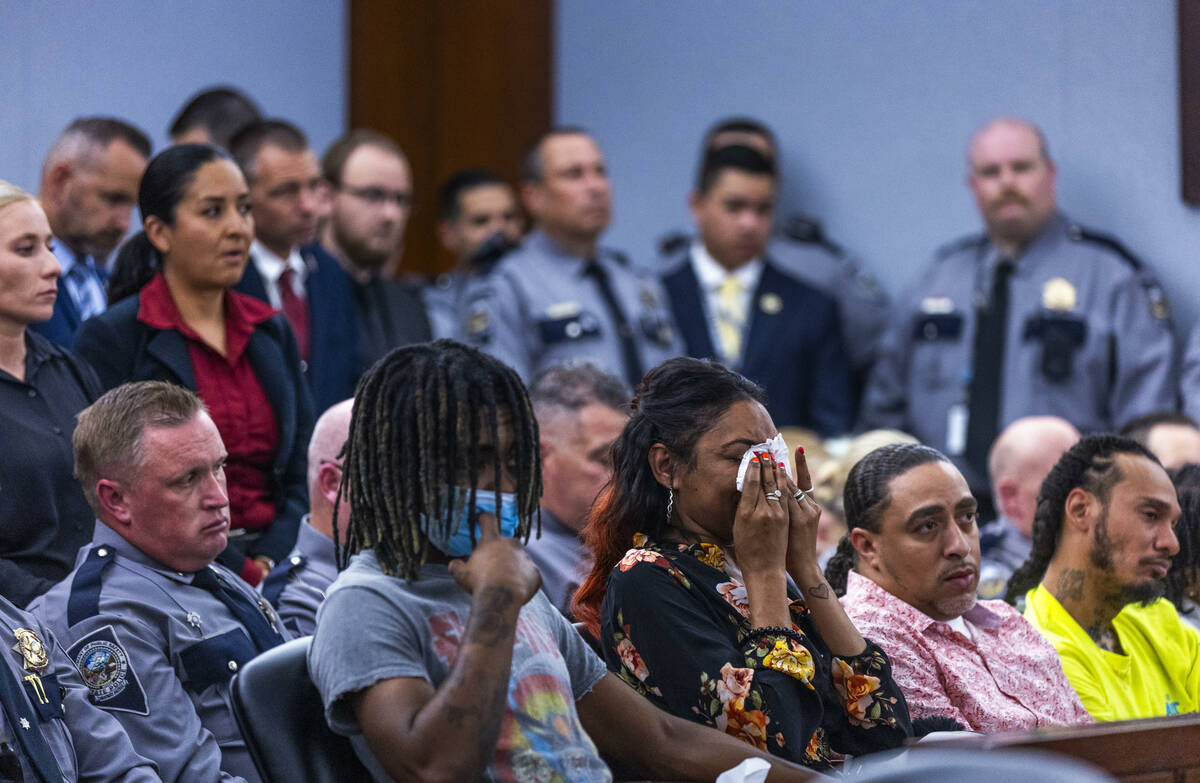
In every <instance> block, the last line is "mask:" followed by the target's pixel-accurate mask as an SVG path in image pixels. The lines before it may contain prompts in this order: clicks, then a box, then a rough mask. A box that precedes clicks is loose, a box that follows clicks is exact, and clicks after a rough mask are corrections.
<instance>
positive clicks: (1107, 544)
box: [1089, 505, 1167, 606]
mask: <svg viewBox="0 0 1200 783" xmlns="http://www.w3.org/2000/svg"><path fill="white" fill-rule="evenodd" d="M1113 549H1114V547H1113V543H1112V539H1111V538H1109V537H1108V506H1107V505H1105V506H1104V507H1103V508H1101V510H1100V518H1099V519H1097V520H1096V527H1095V528H1093V530H1092V551H1091V553H1090V555H1089V557H1090V559H1091V561H1092V565H1093V566H1095V567H1096V568H1098V569H1100V570H1101V571H1103V572H1105V573H1106V574H1112V572H1113ZM1166 592H1167V580H1166V579H1165V578H1164V579H1146V580H1144V581H1141V582H1133V583H1132V584H1125V585H1121V588H1120V591H1119V593H1118V600H1119V601H1120V602H1121V604H1122V605H1128V604H1135V603H1140V604H1141V605H1142V606H1148V605H1150V604H1152V603H1154V602H1155V601H1157V600H1158V599H1159V598H1162V597H1163V596H1164V595H1165V594H1166Z"/></svg>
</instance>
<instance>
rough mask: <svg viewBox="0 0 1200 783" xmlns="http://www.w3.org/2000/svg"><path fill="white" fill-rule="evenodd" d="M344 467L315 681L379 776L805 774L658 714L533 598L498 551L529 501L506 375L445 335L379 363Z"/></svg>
mask: <svg viewBox="0 0 1200 783" xmlns="http://www.w3.org/2000/svg"><path fill="white" fill-rule="evenodd" d="M343 465H344V478H343V485H342V486H343V493H344V494H346V495H348V496H349V497H351V498H352V499H353V505H352V508H351V512H350V520H349V523H348V525H347V527H348V529H347V530H345V531H339V529H338V527H337V521H336V520H337V518H338V517H337V515H336V514H335V515H334V520H335V522H334V524H335V528H334V538H335V541H337V542H338V544H339V559H340V560H341V561H342V562H343V564H345V561H346V558H347V557H348V556H349V555H353V558H352V559H350V561H349V564H348V567H347V568H346V570H345V571H344V572H343V573H342V574H341V575H339V577H338V579H337V581H335V582H334V584H333V586H332V587H331V588H330V590H329V592H328V594H327V597H326V599H325V602H324V603H323V604H322V605H321V609H320V611H319V612H318V614H317V630H316V634H315V636H314V638H313V642H312V648H311V650H310V653H309V670H310V672H311V674H312V677H313V680H314V682H315V683H316V685H317V688H318V690H320V692H321V696H322V699H323V702H324V705H325V713H326V718H327V719H328V721H329V724H330V726H332V728H333V729H334V731H336V732H338V733H341V734H344V735H347V736H349V737H350V738H351V741H352V742H353V743H354V745H355V748H356V750H357V751H358V753H359V755H360V756H361V757H362V759H363V761H364V763H365V764H366V765H367V767H368V768H369V769H370V770H371V771H372V774H373V776H374V777H375V779H376V780H379V781H388V780H392V779H396V780H409V779H418V780H453V781H458V780H478V779H486V780H495V781H527V780H551V779H554V780H560V779H561V780H563V781H611V779H612V777H611V773H610V772H609V770H608V768H607V767H606V766H605V764H604V762H603V761H602V760H601V758H600V755H599V752H598V749H599V751H602V752H604V753H605V754H606V755H608V756H609V757H611V758H614V759H617V760H620V761H622V762H625V763H627V764H630V765H632V767H633V768H635V769H637V770H638V774H640V775H644V776H647V777H649V776H654V777H658V778H669V779H673V780H712V779H714V778H715V777H716V776H717V775H718V774H719V773H720V772H721V771H722V770H724V769H728V768H730V767H733V766H735V765H736V764H738V763H739V762H741V761H742V760H743V759H744V758H746V757H747V756H751V755H753V756H759V757H763V758H766V759H768V760H769V761H770V763H771V764H772V766H773V768H774V769H775V771H776V773H777V775H778V779H779V780H808V779H809V774H808V773H807V772H805V771H803V770H801V769H800V768H798V767H795V766H793V765H791V764H788V763H787V762H782V761H780V760H778V759H770V757H769V756H766V754H764V753H761V752H758V751H756V750H754V749H753V748H750V747H747V746H746V745H745V744H744V743H741V742H739V741H737V740H735V739H734V738H732V737H729V736H727V735H725V734H722V733H720V732H717V731H714V730H712V729H709V728H706V727H703V726H699V725H697V724H694V723H691V722H690V721H685V720H682V719H678V718H674V717H672V716H669V715H667V714H666V713H665V712H662V711H660V710H658V709H656V708H655V707H653V706H652V705H651V704H650V703H649V702H648V701H646V700H645V699H642V698H641V697H639V696H638V695H637V694H636V693H634V692H633V690H631V689H630V688H629V687H628V686H626V685H625V684H624V683H622V682H621V681H620V680H618V679H616V677H615V676H613V675H611V674H608V673H607V672H606V671H605V668H604V664H603V662H602V661H601V660H600V659H599V658H598V657H597V656H596V655H595V653H593V652H592V651H591V650H590V649H589V648H588V646H587V644H586V643H585V642H584V640H583V638H582V637H581V636H580V635H579V634H578V633H576V631H575V629H574V628H572V627H571V625H570V623H568V622H567V621H566V620H565V619H564V618H563V617H562V615H560V614H559V613H558V611H556V610H555V609H554V607H553V606H552V605H551V603H550V601H549V600H548V599H547V598H546V596H545V594H544V593H542V592H541V591H539V590H538V586H539V584H540V578H539V576H538V571H537V569H536V568H535V567H534V565H533V562H532V561H531V560H530V559H529V557H528V555H526V554H525V552H524V550H523V549H522V548H521V546H520V545H519V544H518V543H517V542H515V541H513V540H512V539H513V538H514V537H517V536H520V537H522V538H525V537H527V536H528V534H529V528H530V522H531V517H532V516H533V515H534V512H535V510H536V509H537V507H538V497H539V495H540V494H541V489H542V482H541V475H540V464H539V452H538V429H537V422H536V420H535V418H534V415H533V411H532V408H531V406H530V403H529V398H528V396H527V395H526V393H525V389H524V387H523V386H522V385H521V381H520V379H519V378H518V377H517V374H516V373H515V372H514V371H513V370H511V369H510V368H508V367H506V366H505V365H503V364H501V363H500V362H499V361H497V360H495V359H493V358H491V357H489V356H486V355H484V354H481V353H479V352H478V351H475V350H473V349H471V348H467V347H466V346H463V345H460V344H458V343H455V342H451V341H448V340H439V341H437V342H434V343H428V344H423V345H415V346H408V347H405V348H400V349H397V350H395V351H393V352H392V353H390V354H389V355H388V356H386V357H385V358H384V359H382V360H380V361H379V362H378V363H377V364H376V365H375V366H374V367H372V368H371V369H370V370H369V371H368V372H367V374H366V375H365V376H364V377H363V379H362V381H361V382H360V384H359V387H358V390H357V392H356V395H355V403H354V412H353V416H352V419H351V424H350V435H349V438H348V440H347V442H346V456H345V460H344V463H343ZM342 532H344V533H345V542H344V546H342V545H341V544H342V542H341V540H340V538H341V533H342ZM775 779H776V777H772V780H775Z"/></svg>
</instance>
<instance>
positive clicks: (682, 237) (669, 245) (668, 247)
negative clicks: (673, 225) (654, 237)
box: [658, 231, 692, 256]
mask: <svg viewBox="0 0 1200 783" xmlns="http://www.w3.org/2000/svg"><path fill="white" fill-rule="evenodd" d="M691 241H692V240H691V237H689V236H688V235H687V234H685V233H683V232H682V231H673V232H671V233H670V234H667V235H666V236H664V237H663V238H662V239H660V240H658V254H659V255H660V256H673V255H675V254H676V253H679V252H681V251H683V249H684V248H686V247H687V246H688V245H689V244H690V243H691Z"/></svg>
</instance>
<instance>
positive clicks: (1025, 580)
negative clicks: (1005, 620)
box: [1004, 435, 1159, 606]
mask: <svg viewBox="0 0 1200 783" xmlns="http://www.w3.org/2000/svg"><path fill="white" fill-rule="evenodd" d="M1118 454H1133V455H1136V456H1139V457H1146V458H1147V459H1150V460H1152V461H1153V462H1154V463H1155V464H1159V462H1158V458H1157V457H1155V456H1154V455H1153V454H1151V453H1150V451H1149V449H1147V448H1146V447H1145V446H1143V445H1141V444H1140V443H1138V442H1137V441H1135V440H1131V439H1130V438H1124V437H1121V436H1120V435H1089V436H1087V437H1085V438H1082V439H1080V441H1079V442H1078V443H1076V444H1075V445H1074V446H1072V447H1071V448H1069V449H1068V450H1067V451H1066V453H1064V454H1063V455H1062V457H1060V458H1059V460H1058V463H1057V464H1055V466H1054V467H1053V468H1051V469H1050V473H1049V475H1047V476H1046V480H1045V481H1043V482H1042V489H1041V491H1040V492H1038V500H1037V508H1036V510H1034V512H1033V549H1032V550H1030V552H1029V558H1028V559H1027V560H1026V561H1025V563H1024V565H1022V566H1021V567H1020V568H1018V569H1017V570H1016V571H1013V574H1012V576H1010V577H1009V578H1008V587H1007V588H1006V589H1005V591H1004V600H1005V601H1007V602H1008V603H1010V604H1013V605H1014V606H1015V605H1016V601H1017V599H1018V598H1020V597H1021V596H1023V595H1025V593H1027V592H1028V591H1029V590H1031V589H1033V588H1034V587H1036V586H1037V584H1038V583H1039V582H1041V581H1042V577H1043V576H1044V575H1045V573H1046V567H1047V566H1049V565H1050V560H1051V558H1053V557H1054V551H1055V549H1057V548H1058V538H1059V533H1061V532H1062V519H1063V508H1064V506H1065V505H1066V502H1067V495H1070V494H1071V490H1073V489H1075V488H1076V487H1079V488H1081V489H1084V490H1087V491H1088V492H1090V493H1092V494H1093V495H1095V496H1096V497H1097V498H1099V499H1100V502H1101V503H1102V504H1104V505H1106V506H1107V505H1108V498H1109V496H1110V495H1111V494H1112V487H1113V485H1115V484H1117V483H1118V482H1120V481H1121V479H1122V478H1123V476H1122V474H1121V469H1120V468H1119V467H1118V466H1117V462H1116V456H1117V455H1118Z"/></svg>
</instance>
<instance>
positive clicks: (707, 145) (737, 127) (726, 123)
mask: <svg viewBox="0 0 1200 783" xmlns="http://www.w3.org/2000/svg"><path fill="white" fill-rule="evenodd" d="M722 133H749V134H752V135H754V136H761V137H763V138H764V139H766V140H767V145H768V146H769V147H770V148H771V150H772V151H775V152H776V154H778V152H777V151H778V149H779V145H778V143H777V142H776V139H775V134H774V133H773V132H772V131H771V129H770V128H768V127H767V126H766V124H765V123H763V122H762V121H760V120H756V119H754V118H753V117H726V118H725V119H723V120H718V121H717V122H715V123H713V125H712V127H710V128H709V129H708V131H707V132H705V134H704V144H703V149H702V150H701V152H700V156H701V157H704V156H705V155H707V154H708V153H710V152H712V151H713V149H714V147H713V142H715V141H716V139H717V137H718V136H720V135H721V134H722Z"/></svg>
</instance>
